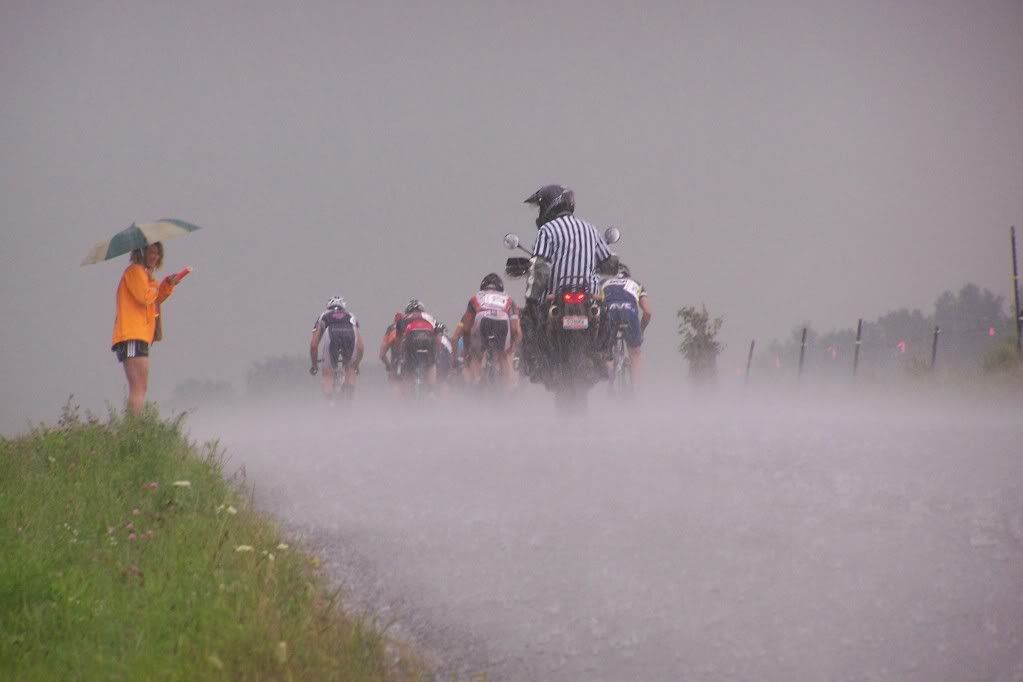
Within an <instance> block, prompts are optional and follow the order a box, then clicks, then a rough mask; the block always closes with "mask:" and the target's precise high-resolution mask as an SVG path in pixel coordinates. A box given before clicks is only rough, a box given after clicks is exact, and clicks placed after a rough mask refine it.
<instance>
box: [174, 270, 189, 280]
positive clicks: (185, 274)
mask: <svg viewBox="0 0 1023 682" xmlns="http://www.w3.org/2000/svg"><path fill="white" fill-rule="evenodd" d="M190 272H192V268H189V267H186V268H185V269H184V270H182V271H181V272H179V273H178V274H176V275H174V277H175V281H177V282H180V281H181V280H183V279H184V278H185V277H188V273H190Z"/></svg>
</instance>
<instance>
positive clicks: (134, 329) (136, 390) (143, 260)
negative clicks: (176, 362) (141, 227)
mask: <svg viewBox="0 0 1023 682" xmlns="http://www.w3.org/2000/svg"><path fill="white" fill-rule="evenodd" d="M162 265H163V243H162V242H154V243H152V244H149V245H148V246H146V247H145V248H144V249H135V250H133V251H132V252H131V264H130V265H129V266H128V267H127V268H125V270H124V274H123V275H121V282H120V284H118V285H117V315H116V317H115V318H114V334H113V340H112V343H113V345H112V346H111V348H110V350H112V351H113V352H114V353H116V354H117V359H118V360H119V361H120V362H121V364H123V365H124V375H125V376H126V377H127V379H128V411H129V412H130V413H132V414H139V413H140V412H141V411H142V406H143V405H144V404H145V402H146V390H147V389H148V387H149V345H150V344H151V343H152V342H153V337H154V336H155V334H156V329H157V323H158V317H159V314H160V304H161V303H163V302H164V301H165V300H167V298H168V297H169V296H170V295H171V293H173V291H174V287H175V286H176V285H177V283H178V281H180V279H181V276H182V275H181V273H178V274H175V275H168V276H167V277H165V278H164V279H163V281H162V282H161V283H160V284H159V285H158V284H157V283H156V278H155V277H153V273H154V272H155V271H156V270H159V269H160V267H161V266H162Z"/></svg>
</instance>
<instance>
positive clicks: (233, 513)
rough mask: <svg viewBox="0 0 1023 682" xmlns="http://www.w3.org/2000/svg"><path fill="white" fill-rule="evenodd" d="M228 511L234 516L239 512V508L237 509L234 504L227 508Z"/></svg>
mask: <svg viewBox="0 0 1023 682" xmlns="http://www.w3.org/2000/svg"><path fill="white" fill-rule="evenodd" d="M227 513H228V514H231V515H232V516H234V515H235V514H237V513H238V510H237V509H235V508H234V507H233V506H230V507H228V508H227Z"/></svg>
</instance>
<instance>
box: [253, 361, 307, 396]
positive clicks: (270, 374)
mask: <svg viewBox="0 0 1023 682" xmlns="http://www.w3.org/2000/svg"><path fill="white" fill-rule="evenodd" d="M308 369H309V358H308V356H305V357H303V356H301V355H275V356H271V357H268V358H266V359H265V360H263V361H261V362H254V363H252V366H251V367H249V371H248V373H247V374H246V376H245V385H246V390H247V391H248V393H249V395H261V394H267V393H276V392H280V391H289V390H307V389H308V387H309V376H308Z"/></svg>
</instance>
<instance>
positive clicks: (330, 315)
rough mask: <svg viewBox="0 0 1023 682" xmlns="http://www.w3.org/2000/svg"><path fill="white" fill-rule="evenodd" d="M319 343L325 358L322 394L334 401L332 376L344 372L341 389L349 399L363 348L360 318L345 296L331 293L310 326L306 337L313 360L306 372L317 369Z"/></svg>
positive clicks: (313, 372)
mask: <svg viewBox="0 0 1023 682" xmlns="http://www.w3.org/2000/svg"><path fill="white" fill-rule="evenodd" d="M324 332H326V333H324ZM321 345H322V346H323V355H324V357H325V358H327V359H328V361H327V362H324V363H323V394H324V395H325V396H326V397H327V399H328V400H333V398H334V375H335V374H336V373H338V372H344V384H343V385H342V386H341V392H342V395H343V397H344V398H346V399H350V398H351V397H352V395H353V394H354V393H355V381H356V377H357V376H358V374H359V363H360V362H362V354H363V351H364V347H363V343H362V335H361V334H359V321H358V320H357V319H355V316H354V315H352V314H351V313H350V312H348V309H347V306H346V304H345V299H344V298H342V297H341V296H334V297H332V298H331V299H330V300H329V301H327V309H326V310H324V311H323V312H322V313H320V315H319V317H317V318H316V323H315V324H314V325H313V336H312V338H311V339H310V340H309V358H310V361H311V363H312V364H311V365H310V367H309V373H310V374H312V375H314V376H315V375H316V373H317V372H318V371H319V367H318V365H319V355H320V346H321ZM338 378H339V379H340V378H341V377H340V376H339V377H338Z"/></svg>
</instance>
